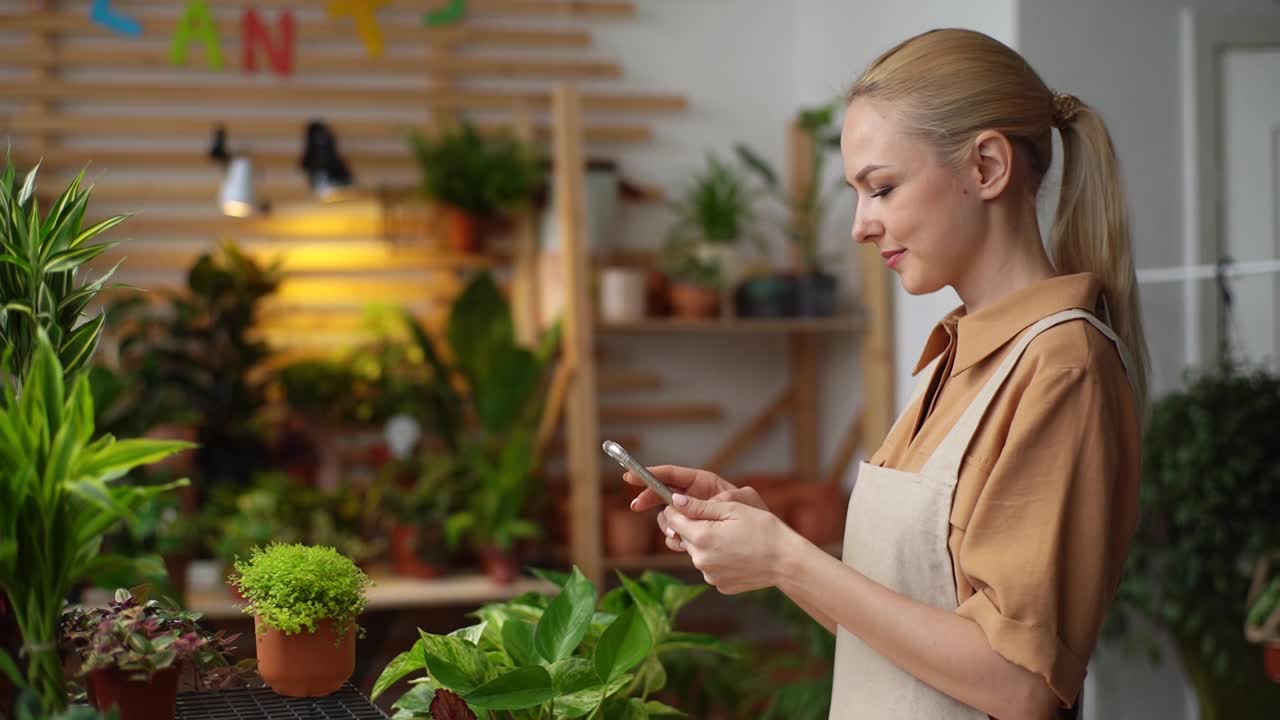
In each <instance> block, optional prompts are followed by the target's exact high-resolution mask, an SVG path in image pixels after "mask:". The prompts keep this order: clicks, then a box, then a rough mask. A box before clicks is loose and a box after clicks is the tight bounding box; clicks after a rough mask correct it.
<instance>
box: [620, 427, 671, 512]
mask: <svg viewBox="0 0 1280 720" xmlns="http://www.w3.org/2000/svg"><path fill="white" fill-rule="evenodd" d="M604 452H605V454H606V455H608V456H609V457H611V458H613V459H614V460H617V461H618V464H619V465H621V466H622V467H624V468H626V469H628V470H630V471H631V472H633V473H635V475H636V476H637V477H639V478H640V479H641V480H644V484H645V485H648V486H649V489H650V490H652V491H654V492H655V493H657V494H658V497H660V498H662V502H664V503H666V504H668V505H670V504H671V488H669V487H667V486H666V485H664V484H663V483H662V481H660V480H658V478H656V477H654V476H653V473H651V472H649V469H648V468H646V467H645V466H644V465H641V464H640V463H638V462H636V459H635V458H633V457H631V453H629V452H627V449H626V448H624V447H622V446H621V445H619V444H618V443H616V442H614V441H612V440H606V441H605V442H604Z"/></svg>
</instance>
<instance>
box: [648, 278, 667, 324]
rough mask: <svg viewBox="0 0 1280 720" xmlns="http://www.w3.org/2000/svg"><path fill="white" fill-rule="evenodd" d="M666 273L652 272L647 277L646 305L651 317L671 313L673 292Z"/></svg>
mask: <svg viewBox="0 0 1280 720" xmlns="http://www.w3.org/2000/svg"><path fill="white" fill-rule="evenodd" d="M669 285H670V283H669V281H668V279H667V275H666V273H664V272H662V271H661V270H650V271H649V273H648V274H647V275H646V276H645V304H646V306H647V311H648V313H647V314H649V315H651V316H653V317H661V316H663V315H666V314H668V313H669V312H671V297H670V294H671V290H670V287H669Z"/></svg>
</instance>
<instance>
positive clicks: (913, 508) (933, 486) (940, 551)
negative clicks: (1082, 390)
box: [829, 310, 1129, 720]
mask: <svg viewBox="0 0 1280 720" xmlns="http://www.w3.org/2000/svg"><path fill="white" fill-rule="evenodd" d="M1076 319H1083V320H1087V321H1089V322H1090V323H1092V324H1093V325H1094V326H1095V327H1097V328H1098V329H1099V330H1100V331H1102V332H1103V334H1105V335H1106V336H1107V337H1108V338H1110V339H1111V341H1112V342H1114V343H1116V347H1118V348H1120V355H1121V358H1122V360H1125V361H1126V362H1125V367H1126V368H1127V367H1128V366H1129V364H1128V362H1127V358H1126V357H1125V351H1124V348H1123V346H1122V345H1121V344H1120V341H1119V339H1118V338H1117V337H1116V335H1115V333H1113V332H1112V331H1111V329H1110V328H1109V327H1107V326H1106V325H1104V324H1103V323H1102V322H1101V321H1100V320H1098V319H1097V318H1096V317H1094V316H1093V315H1092V314H1090V313H1087V312H1085V311H1083V310H1067V311H1064V312H1060V313H1057V314H1054V315H1051V316H1049V317H1047V318H1045V319H1043V320H1041V321H1039V322H1037V323H1036V324H1034V325H1032V326H1031V327H1030V328H1029V329H1028V330H1026V331H1025V332H1023V333H1022V335H1021V337H1020V338H1019V340H1018V343H1017V345H1015V346H1014V348H1013V350H1012V351H1011V352H1009V354H1008V355H1007V356H1006V357H1005V358H1004V362H1003V363H1001V365H1000V367H999V368H998V369H997V370H996V373H995V375H993V376H992V378H991V380H989V381H988V382H987V384H986V385H985V386H984V387H983V388H982V390H981V391H980V392H979V393H978V396H977V397H976V398H974V400H973V402H972V403H971V404H970V405H969V407H968V408H967V409H966V410H965V412H964V414H963V415H962V416H961V417H960V420H959V421H957V422H956V425H955V427H953V428H952V429H951V432H950V433H948V434H947V436H946V438H944V439H943V441H942V443H941V444H940V445H939V446H938V449H937V450H936V451H934V453H933V455H932V456H930V458H929V460H928V461H927V462H926V463H925V465H924V467H923V468H922V469H921V470H920V472H919V473H909V472H903V471H901V470H894V469H891V468H885V467H879V466H877V465H872V464H870V463H866V462H864V463H862V464H861V465H860V466H859V468H858V481H857V484H856V485H855V486H854V488H853V494H852V496H851V497H850V499H849V512H848V518H847V520H846V525H845V535H844V555H843V557H844V562H845V563H846V564H848V565H849V566H851V567H853V568H854V569H855V570H857V571H859V572H861V573H862V574H863V575H866V576H867V577H869V578H871V579H872V580H874V581H876V582H878V583H880V584H881V585H884V586H885V587H888V588H889V589H890V590H894V591H896V592H899V593H901V594H903V595H906V596H907V597H909V598H911V599H913V600H916V601H919V602H923V603H926V604H928V605H932V606H934V607H938V608H944V609H947V610H954V609H956V607H957V601H956V579H955V575H954V570H953V567H952V562H951V553H950V551H949V549H948V548H947V539H948V537H949V535H950V531H951V502H952V495H953V494H954V492H955V488H956V480H957V479H958V477H959V473H960V463H961V461H962V460H963V459H964V454H965V451H966V450H967V449H968V447H969V443H970V441H972V440H973V436H974V433H975V432H976V430H977V429H978V424H979V423H980V422H981V421H982V417H983V415H984V414H985V413H986V411H987V407H988V406H989V405H990V404H991V400H992V398H994V397H995V395H996V392H997V391H999V390H1000V387H1001V386H1002V385H1003V384H1004V382H1005V380H1007V379H1008V377H1009V374H1010V373H1011V372H1012V371H1013V367H1014V365H1015V364H1016V363H1017V362H1018V359H1019V358H1021V357H1022V353H1023V351H1025V350H1026V349H1027V346H1028V345H1029V344H1030V343H1031V341H1032V340H1033V339H1035V337H1036V336H1037V335H1039V334H1040V333H1042V332H1044V331H1045V330H1048V329H1049V328H1051V327H1053V326H1055V325H1058V324H1060V323H1064V322H1068V321H1070V320H1076ZM937 363H938V360H934V362H933V363H932V364H930V365H929V367H928V369H927V371H926V372H924V373H922V375H921V378H920V382H919V383H918V384H917V386H916V390H915V394H914V396H913V398H912V402H910V403H908V405H907V412H910V409H911V408H912V407H913V406H914V405H915V401H916V400H918V399H919V398H920V396H921V395H922V394H924V392H925V389H926V388H927V387H928V385H929V382H930V378H931V377H932V375H933V372H934V371H935V369H936V366H937ZM905 415H906V413H904V415H903V417H899V418H898V421H897V422H898V423H901V422H903V419H904V417H905ZM895 427H896V425H895ZM829 717H830V718H831V720H851V719H853V718H858V719H859V720H879V719H880V718H885V719H886V720H916V719H919V720H926V719H927V720H986V718H987V716H986V714H985V713H982V712H980V711H978V710H975V709H974V708H971V707H969V706H967V705H964V704H963V703H961V702H959V701H958V700H955V699H953V698H952V697H950V696H949V695H945V694H943V693H941V692H939V691H937V690H935V689H933V688H932V687H930V686H929V685H926V684H925V683H923V682H921V681H920V680H917V679H916V678H915V676H913V675H911V674H910V673H907V672H906V671H904V670H901V669H899V668H898V667H897V666H896V665H894V664H893V663H891V662H889V661H888V660H886V659H885V658H884V657H883V656H882V655H880V653H878V652H876V651H875V650H873V649H872V648H870V647H869V646H867V645H866V644H865V643H864V642H862V640H860V639H858V638H857V637H856V636H854V635H853V634H851V633H850V632H849V631H848V630H845V629H844V628H843V627H840V628H838V630H837V634H836V658H835V670H834V678H833V683H832V695H831V714H830V716H829Z"/></svg>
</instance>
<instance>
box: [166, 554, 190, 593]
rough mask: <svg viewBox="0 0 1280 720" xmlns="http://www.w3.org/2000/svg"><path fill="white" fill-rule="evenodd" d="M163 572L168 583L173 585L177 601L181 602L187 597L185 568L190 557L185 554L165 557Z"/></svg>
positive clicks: (188, 563)
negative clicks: (176, 593) (166, 575)
mask: <svg viewBox="0 0 1280 720" xmlns="http://www.w3.org/2000/svg"><path fill="white" fill-rule="evenodd" d="M162 559H163V560H164V570H165V572H166V573H168V575H169V581H170V582H172V583H173V587H174V589H176V590H177V591H178V599H179V600H182V599H184V598H186V597H187V566H188V565H190V564H191V556H189V555H187V554H185V553H175V554H170V555H165V556H164V557H163V558H162Z"/></svg>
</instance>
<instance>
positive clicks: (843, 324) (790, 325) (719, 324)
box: [596, 316, 863, 335]
mask: <svg viewBox="0 0 1280 720" xmlns="http://www.w3.org/2000/svg"><path fill="white" fill-rule="evenodd" d="M862 326H863V322H862V318H861V317H857V316H848V317H829V318H826V317H815V318H800V317H797V318H723V319H717V318H711V319H685V318H647V319H644V320H636V321H631V322H598V323H596V331H597V332H598V333H600V334H601V335H624V334H654V335H658V334H668V333H671V334H676V333H689V334H694V335H700V334H704V333H708V334H727V335H734V334H741V335H752V334H762V335H774V334H777V335H788V334H792V333H833V334H834V333H857V332H860V331H861V330H862Z"/></svg>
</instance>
